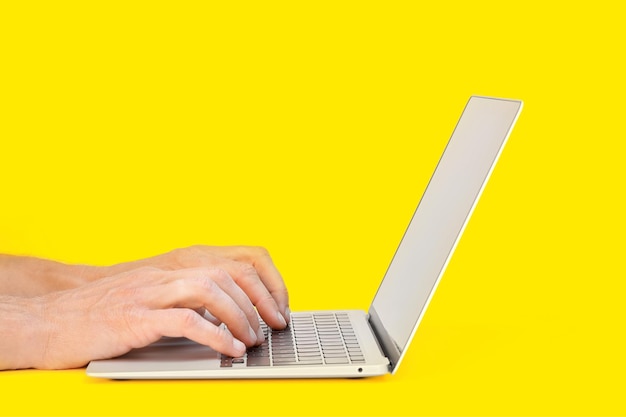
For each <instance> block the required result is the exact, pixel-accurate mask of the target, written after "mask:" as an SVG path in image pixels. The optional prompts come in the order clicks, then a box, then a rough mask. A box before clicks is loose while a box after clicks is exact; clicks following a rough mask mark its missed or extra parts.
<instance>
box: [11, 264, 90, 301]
mask: <svg viewBox="0 0 626 417" xmlns="http://www.w3.org/2000/svg"><path fill="white" fill-rule="evenodd" d="M98 272H99V271H98V268H96V267H91V266H85V265H68V264H63V263H60V262H55V261H49V260H45V259H39V258H33V257H25V256H9V255H0V294H7V295H14V296H19V297H35V296H39V295H44V294H47V293H50V292H54V291H61V290H66V289H70V288H76V287H79V286H81V285H83V284H86V283H88V282H91V281H93V280H95V279H97V278H99V277H100V274H99V273H98Z"/></svg>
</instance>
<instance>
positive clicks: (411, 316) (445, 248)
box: [369, 96, 522, 373]
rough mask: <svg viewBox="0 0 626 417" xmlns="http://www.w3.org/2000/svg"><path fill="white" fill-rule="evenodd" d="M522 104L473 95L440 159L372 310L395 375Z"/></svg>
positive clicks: (375, 327) (375, 326) (374, 328)
mask: <svg viewBox="0 0 626 417" xmlns="http://www.w3.org/2000/svg"><path fill="white" fill-rule="evenodd" d="M521 109H522V102H521V101H517V100H507V99H498V98H488V97H478V96H473V97H471V98H470V99H469V101H468V103H467V105H466V107H465V110H464V111H463V114H462V116H461V118H460V119H459V121H458V123H457V125H456V128H455V129H454V132H453V133H452V137H451V138H450V140H449V142H448V144H447V146H446V149H445V151H444V153H443V155H442V156H441V159H440V160H439V163H438V165H437V168H436V169H435V172H434V173H433V175H432V177H431V179H430V182H429V184H428V186H427V188H426V191H425V192H424V194H423V196H422V199H421V201H420V203H419V205H418V207H417V209H416V211H415V213H414V215H413V218H412V219H411V222H410V224H409V226H408V228H407V230H406V232H405V234H404V237H403V238H402V241H401V243H400V245H399V247H398V249H397V250H396V253H395V255H394V257H393V259H392V261H391V264H390V266H389V268H388V270H387V272H386V274H385V277H384V279H383V281H382V283H381V285H380V287H379V288H378V291H377V293H376V296H375V297H374V300H373V302H372V304H371V306H370V309H369V315H370V325H371V326H372V328H373V330H374V332H375V333H376V335H377V338H378V340H379V342H380V343H381V345H382V347H383V349H384V350H385V353H386V354H387V356H388V358H389V360H390V361H391V368H392V369H391V370H392V373H393V372H395V370H396V369H397V367H398V364H399V363H400V361H401V360H402V357H403V355H404V353H405V351H406V348H407V347H408V346H409V343H410V341H411V339H412V338H413V335H414V334H415V331H416V330H417V326H418V325H419V323H420V321H421V320H422V318H423V315H424V313H425V311H426V307H427V306H428V303H429V302H430V299H431V297H432V295H433V294H434V290H435V288H436V286H437V284H438V282H439V280H440V278H441V276H442V275H443V272H444V270H445V268H446V266H447V264H448V262H449V260H450V257H451V255H452V253H453V251H454V248H455V247H456V245H457V243H458V241H459V238H460V237H461V234H462V233H463V230H464V229H465V225H466V224H467V221H468V220H469V218H470V216H471V214H472V211H473V209H474V207H475V205H476V203H477V202H478V199H479V197H480V194H481V192H482V190H483V188H484V186H485V184H486V183H487V180H488V179H489V176H490V174H491V172H492V170H493V167H494V166H495V163H496V161H497V159H498V157H499V156H500V153H501V151H502V149H503V147H504V144H505V142H506V140H507V138H508V136H509V134H510V132H511V130H512V128H513V125H514V124H515V122H516V120H517V117H518V115H519V112H520V111H521Z"/></svg>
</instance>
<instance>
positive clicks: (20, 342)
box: [0, 296, 47, 370]
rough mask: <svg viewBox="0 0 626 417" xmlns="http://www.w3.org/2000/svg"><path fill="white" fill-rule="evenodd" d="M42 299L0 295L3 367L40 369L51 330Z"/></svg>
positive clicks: (1, 360) (0, 351)
mask: <svg viewBox="0 0 626 417" xmlns="http://www.w3.org/2000/svg"><path fill="white" fill-rule="evenodd" d="M43 310H44V308H43V305H42V304H41V301H40V299H39V298H23V297H12V296H0V334H2V338H0V370H2V369H26V368H40V367H42V365H43V363H44V356H45V352H46V344H47V331H46V324H45V322H44V319H43V318H44V314H43Z"/></svg>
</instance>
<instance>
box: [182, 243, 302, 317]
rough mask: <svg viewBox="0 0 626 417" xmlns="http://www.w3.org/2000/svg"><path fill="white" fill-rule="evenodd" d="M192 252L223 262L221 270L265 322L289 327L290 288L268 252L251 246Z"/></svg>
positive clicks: (205, 247) (198, 249)
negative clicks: (232, 280) (288, 290)
mask: <svg viewBox="0 0 626 417" xmlns="http://www.w3.org/2000/svg"><path fill="white" fill-rule="evenodd" d="M193 249H194V250H196V251H198V252H205V253H211V254H215V255H218V256H219V257H220V258H222V259H220V264H219V266H220V267H221V268H224V269H225V270H226V271H228V273H229V274H230V275H231V276H232V277H233V278H234V279H235V281H236V282H237V284H239V285H240V286H241V287H242V289H243V290H244V291H245V293H246V294H247V295H248V297H250V300H251V301H252V303H253V304H254V305H255V306H256V307H257V309H258V311H259V314H260V315H261V317H262V318H263V320H264V321H265V322H266V323H267V324H269V325H270V326H271V327H273V328H278V329H282V328H284V327H285V326H286V323H288V322H289V316H290V311H289V295H288V292H287V287H286V286H285V282H284V281H283V278H282V276H281V275H280V273H279V272H278V269H277V268H276V266H275V265H274V262H273V261H272V258H271V256H270V254H269V252H268V251H267V250H266V249H264V248H261V247H249V246H230V247H209V246H195V247H193Z"/></svg>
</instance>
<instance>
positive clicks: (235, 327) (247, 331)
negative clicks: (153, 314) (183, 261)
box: [136, 268, 263, 346]
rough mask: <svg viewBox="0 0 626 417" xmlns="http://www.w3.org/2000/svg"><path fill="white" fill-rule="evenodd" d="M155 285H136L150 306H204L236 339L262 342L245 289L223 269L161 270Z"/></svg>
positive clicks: (164, 307) (201, 307)
mask: <svg viewBox="0 0 626 417" xmlns="http://www.w3.org/2000/svg"><path fill="white" fill-rule="evenodd" d="M160 274H161V277H160V278H159V279H158V280H159V281H160V283H159V284H158V285H152V286H147V287H144V288H138V289H137V290H136V291H137V298H138V299H139V300H140V301H141V303H142V304H144V305H146V307H149V308H151V309H168V308H169V309H175V308H187V309H191V310H192V311H193V312H194V314H196V316H198V317H200V318H202V316H201V315H199V314H198V313H197V312H198V311H202V310H201V309H205V310H206V311H208V312H209V313H210V315H211V316H212V317H214V318H215V319H216V322H223V323H225V324H226V325H227V326H228V329H229V330H230V332H232V334H233V335H234V336H235V337H236V338H237V339H239V340H241V341H243V342H244V343H245V344H246V345H248V346H252V345H255V344H258V343H261V342H262V341H263V332H262V330H261V328H260V326H259V321H258V318H257V314H256V310H255V309H254V306H253V305H252V303H251V302H250V299H249V298H248V297H247V295H246V294H245V293H244V291H243V290H242V289H241V288H240V287H239V286H238V285H237V284H236V283H235V281H234V280H233V279H232V278H231V277H230V276H229V275H228V274H227V273H226V272H225V271H223V270H220V269H204V268H196V269H187V270H179V271H170V272H165V271H161V273H160Z"/></svg>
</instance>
